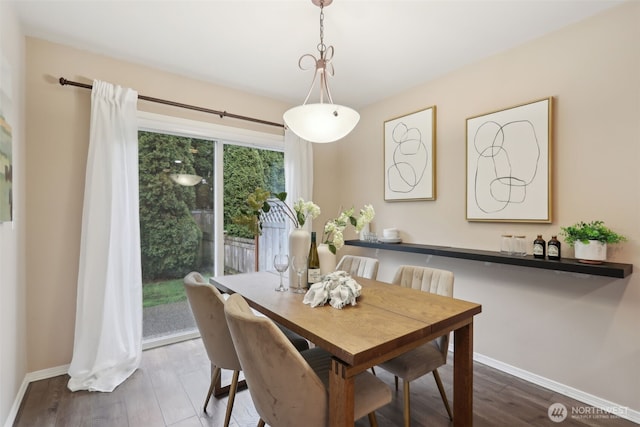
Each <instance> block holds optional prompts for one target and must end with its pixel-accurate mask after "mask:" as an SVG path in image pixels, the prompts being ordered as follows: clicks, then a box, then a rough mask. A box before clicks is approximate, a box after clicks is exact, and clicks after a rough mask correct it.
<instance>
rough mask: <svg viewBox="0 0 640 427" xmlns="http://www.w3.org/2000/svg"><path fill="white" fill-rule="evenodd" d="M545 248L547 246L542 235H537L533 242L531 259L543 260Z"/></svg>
mask: <svg viewBox="0 0 640 427" xmlns="http://www.w3.org/2000/svg"><path fill="white" fill-rule="evenodd" d="M546 248H547V245H546V242H545V241H544V239H543V238H542V234H538V237H537V238H536V240H534V241H533V257H534V258H543V259H544V254H545V252H546V251H545V249H546Z"/></svg>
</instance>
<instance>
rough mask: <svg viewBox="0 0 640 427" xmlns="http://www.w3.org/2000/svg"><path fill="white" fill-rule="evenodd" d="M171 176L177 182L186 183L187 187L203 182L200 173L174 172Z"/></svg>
mask: <svg viewBox="0 0 640 427" xmlns="http://www.w3.org/2000/svg"><path fill="white" fill-rule="evenodd" d="M169 178H171V180H172V181H173V182H175V183H176V184H180V185H184V186H186V187H192V186H194V185H196V184H199V183H200V182H202V177H201V176H198V175H191V174H188V173H172V174H170V175H169Z"/></svg>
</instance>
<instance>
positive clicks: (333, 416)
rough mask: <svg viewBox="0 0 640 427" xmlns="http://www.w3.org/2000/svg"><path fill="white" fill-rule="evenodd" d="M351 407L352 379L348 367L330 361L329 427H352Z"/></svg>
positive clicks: (352, 396) (352, 399)
mask: <svg viewBox="0 0 640 427" xmlns="http://www.w3.org/2000/svg"><path fill="white" fill-rule="evenodd" d="M353 405H354V377H353V376H352V375H351V374H350V372H349V367H348V365H345V364H344V363H342V362H341V361H339V360H337V359H332V360H331V371H330V372H329V425H330V426H331V427H353V423H354V419H353V416H354V408H353Z"/></svg>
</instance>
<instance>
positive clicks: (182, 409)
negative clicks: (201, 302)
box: [14, 339, 637, 427]
mask: <svg viewBox="0 0 640 427" xmlns="http://www.w3.org/2000/svg"><path fill="white" fill-rule="evenodd" d="M376 372H377V374H378V377H380V378H381V379H383V380H384V381H385V382H386V383H387V384H389V386H390V387H393V376H391V375H389V374H387V373H386V372H384V371H381V370H380V369H378V370H376ZM439 372H440V375H441V377H442V380H443V383H444V385H445V388H446V390H447V393H448V396H449V399H450V401H451V402H452V396H453V390H452V376H453V370H452V365H451V362H450V363H449V364H447V366H445V367H443V368H441V369H439ZM225 374H226V378H225V380H226V381H228V379H229V377H230V375H229V373H228V372H227V373H225ZM474 374H475V376H474V425H475V426H477V427H485V426H487V427H500V426H504V427H517V426H561V427H569V426H571V427H573V426H612V427H614V426H615V427H626V426H629V427H631V426H637V425H636V424H634V423H632V422H630V421H627V420H624V419H620V418H612V419H602V418H594V417H590V418H581V419H575V418H571V416H570V417H569V418H567V419H566V420H565V421H563V422H561V423H554V422H552V421H551V420H549V418H548V416H547V410H548V408H549V405H551V404H552V403H555V402H559V403H563V404H564V405H565V406H566V407H567V408H568V410H569V412H571V410H572V409H571V408H572V407H576V408H579V407H585V406H586V405H584V404H583V403H580V402H577V401H574V400H572V399H569V398H567V397H565V396H562V395H559V394H557V393H555V392H553V391H549V390H547V389H544V388H541V387H538V386H535V385H533V384H531V383H528V382H525V381H522V380H520V379H518V378H515V377H512V376H510V375H507V374H504V373H502V372H500V371H497V370H495V369H492V368H489V367H487V366H485V365H482V364H479V363H475V364H474ZM67 381H68V376H66V375H62V376H58V377H55V378H51V379H47V380H42V381H37V382H33V383H31V384H30V385H29V387H28V389H27V392H26V393H25V397H24V399H23V402H22V405H21V407H20V410H19V412H18V416H17V417H16V422H15V423H14V426H17V427H27V426H28V427H54V426H56V427H75V426H78V427H80V426H82V427H89V426H90V427H112V426H113V427H147V426H151V427H154V426H159V427H162V426H172V427H203V426H222V424H223V420H224V411H225V406H226V402H227V399H226V398H222V399H212V401H211V402H210V403H209V406H208V408H207V412H208V414H205V413H204V412H203V411H202V404H203V403H204V397H205V395H206V392H207V388H208V385H209V362H208V359H207V355H206V353H205V350H204V347H203V345H202V341H201V340H200V339H196V340H189V341H184V342H181V343H178V344H173V345H169V346H165V347H159V348H155V349H152V350H147V351H145V352H144V353H143V357H142V364H141V366H140V369H138V370H137V371H136V372H135V373H134V374H133V375H132V376H131V378H129V379H128V380H127V381H125V382H124V383H123V384H121V385H120V386H119V387H118V388H117V389H116V390H115V391H113V392H112V393H97V392H93V393H92V392H85V391H81V392H75V393H72V392H70V391H69V390H68V389H67V388H66V384H67ZM223 384H224V383H223ZM411 387H412V390H411V391H412V392H411V405H412V424H411V425H412V426H413V427H426V426H429V427H440V426H450V425H452V423H450V422H449V419H448V417H447V415H446V411H445V409H444V406H443V404H442V401H441V400H440V395H439V394H438V390H437V388H436V385H435V381H434V379H433V376H431V375H429V376H426V377H423V378H421V379H419V380H416V381H414V382H412V383H411ZM393 396H394V397H393V401H392V403H391V404H389V405H387V406H386V407H384V408H383V409H381V410H379V411H378V412H377V417H378V423H379V425H380V427H396V426H401V425H402V404H403V403H402V391H400V392H395V391H394V394H393ZM452 405H453V404H452ZM257 421H258V415H257V413H256V412H255V409H254V407H253V404H252V402H251V397H250V395H249V392H248V390H243V391H240V392H239V393H238V395H237V396H236V401H235V405H234V409H233V418H232V421H231V424H230V425H231V426H232V427H255V426H256V425H257ZM367 426H369V423H368V421H367V419H366V417H365V418H364V419H361V420H359V421H357V422H356V427H367ZM300 427H304V422H301V424H300Z"/></svg>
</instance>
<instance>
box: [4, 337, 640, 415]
mask: <svg viewBox="0 0 640 427" xmlns="http://www.w3.org/2000/svg"><path fill="white" fill-rule="evenodd" d="M162 341H163V340H158V341H156V342H153V343H148V344H150V345H148V346H149V347H154V346H157V345H159V344H160V343H161V342H162ZM164 344H165V345H166V341H165V342H164ZM449 351H451V352H452V351H453V345H451V346H449ZM473 360H474V361H476V362H478V363H482V364H483V365H487V366H490V367H492V368H494V369H497V370H499V371H502V372H505V373H507V374H510V375H513V376H514V377H517V378H520V379H523V380H525V381H528V382H530V383H533V384H536V385H539V386H540V387H544V388H547V389H549V390H551V391H555V392H556V393H560V394H562V395H564V396H567V397H570V398H572V399H575V400H577V401H579V402H583V403H586V404H587V405H590V406H593V407H595V408H600V409H606V408H613V407H619V406H621V405H618V404H616V403H614V402H611V401H608V400H605V399H602V398H600V397H597V396H594V395H592V394H589V393H585V392H584V391H582V390H578V389H576V388H573V387H569V386H567V385H565V384H561V383H559V382H557V381H553V380H550V379H548V378H545V377H542V376H540V375H536V374H533V373H531V372H529V371H525V370H524V369H520V368H517V367H515V366H512V365H509V364H507V363H504V362H500V361H499V360H496V359H492V358H490V357H487V356H485V355H482V354H479V353H473ZM68 371H69V365H63V366H57V367H54V368H49V369H43V370H40V371H35V372H29V373H27V375H25V377H24V380H23V381H22V384H21V385H20V389H19V390H18V393H17V394H16V398H15V400H14V402H13V406H12V407H11V411H10V412H9V416H8V417H7V420H6V422H5V424H4V427H12V426H13V423H14V421H15V418H16V415H18V409H19V408H20V403H21V402H22V398H23V397H24V394H25V392H26V391H27V386H28V385H29V383H30V382H32V381H39V380H44V379H47V378H52V377H57V376H58V375H64V374H66V373H67V372H68ZM618 415H619V416H620V417H621V418H624V419H627V420H629V421H631V422H634V423H636V424H640V411H636V410H633V409H630V408H627V410H626V413H624V414H618Z"/></svg>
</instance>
